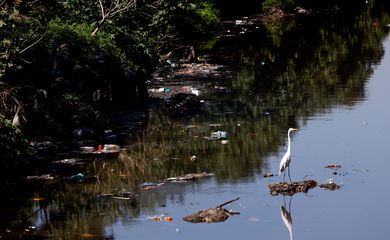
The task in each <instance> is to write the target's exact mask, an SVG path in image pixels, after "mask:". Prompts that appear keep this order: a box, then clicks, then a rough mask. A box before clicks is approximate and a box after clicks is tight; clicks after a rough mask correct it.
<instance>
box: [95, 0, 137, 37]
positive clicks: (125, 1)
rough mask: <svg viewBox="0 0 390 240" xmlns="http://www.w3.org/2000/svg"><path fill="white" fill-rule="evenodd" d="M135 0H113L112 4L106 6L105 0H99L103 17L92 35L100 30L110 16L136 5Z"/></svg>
mask: <svg viewBox="0 0 390 240" xmlns="http://www.w3.org/2000/svg"><path fill="white" fill-rule="evenodd" d="M135 2H136V0H112V1H111V4H110V6H109V7H105V6H104V4H103V0H99V7H100V11H101V14H102V18H101V20H100V22H99V23H98V26H97V27H96V28H95V30H94V31H93V32H92V34H91V35H92V36H95V34H96V33H97V32H98V31H99V30H100V28H101V27H102V25H103V24H104V22H105V21H106V20H107V19H108V18H110V17H112V16H114V15H116V14H118V13H121V12H123V11H126V10H127V9H128V8H129V7H132V6H135Z"/></svg>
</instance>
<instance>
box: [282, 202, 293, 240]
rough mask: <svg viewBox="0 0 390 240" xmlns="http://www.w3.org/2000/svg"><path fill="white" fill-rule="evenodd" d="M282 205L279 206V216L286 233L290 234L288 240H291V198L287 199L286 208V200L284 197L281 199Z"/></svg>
mask: <svg viewBox="0 0 390 240" xmlns="http://www.w3.org/2000/svg"><path fill="white" fill-rule="evenodd" d="M283 198H284V199H283V202H284V203H283V204H281V205H280V216H281V217H282V220H283V222H284V225H286V227H287V229H288V232H289V234H290V240H292V239H293V237H292V234H293V233H292V230H293V226H292V218H291V201H292V196H290V197H289V199H290V200H289V203H288V208H287V206H286V198H285V196H284V197H283Z"/></svg>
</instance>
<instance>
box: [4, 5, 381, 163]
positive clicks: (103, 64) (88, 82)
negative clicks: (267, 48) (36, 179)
mask: <svg viewBox="0 0 390 240" xmlns="http://www.w3.org/2000/svg"><path fill="white" fill-rule="evenodd" d="M0 4H1V6H0V7H1V10H0V36H1V38H0V126H1V128H2V130H1V135H0V142H1V143H3V144H2V146H1V151H0V159H1V161H7V162H9V161H10V160H11V159H17V158H20V157H21V156H23V153H22V152H25V150H23V149H26V148H24V147H23V146H25V144H22V143H24V141H22V140H21V139H22V137H21V136H22V132H23V133H24V134H25V136H26V135H27V136H34V137H40V138H42V137H47V136H48V135H50V136H54V137H56V138H67V137H69V134H71V132H72V131H73V130H74V129H76V128H78V127H95V126H97V125H99V124H101V120H102V116H103V115H104V113H105V112H106V111H107V110H108V109H110V110H111V109H116V108H117V107H118V108H119V107H126V106H120V105H121V103H123V102H135V104H140V103H142V102H143V101H144V99H145V98H144V97H145V96H144V95H142V94H140V93H139V91H138V92H137V93H135V92H123V89H132V88H138V89H139V88H140V84H142V83H139V82H140V81H141V82H142V81H143V80H145V76H147V75H148V74H150V73H151V72H153V71H154V69H155V66H156V65H157V64H158V60H159V56H160V55H162V54H166V53H167V52H169V51H170V48H172V47H173V45H174V44H175V43H177V42H179V41H180V42H186V41H188V40H192V39H196V38H201V37H205V36H209V35H210V33H211V32H217V31H218V29H219V26H220V24H221V21H222V20H223V19H228V18H233V17H236V16H240V15H246V14H255V13H260V12H261V11H268V10H269V9H271V8H275V7H277V8H281V9H284V10H285V11H294V9H295V7H297V6H300V7H303V8H306V9H310V10H313V12H317V11H320V10H327V11H339V12H342V11H346V12H352V13H353V12H360V11H363V10H364V9H367V7H371V6H372V5H373V4H374V1H373V0H369V1H365V0H364V1H363V0H359V1H356V0H355V1H353V0H348V1H345V0H328V1H310V0H265V1H255V0H244V1H241V2H240V4H239V5H237V3H236V2H234V1H230V2H226V1H223V0H192V1H185V0H176V1H175V0H164V1H163V0H148V1H141V0H129V1H125V0H114V1H108V0H98V1H95V0H86V1H80V0H69V1H45V0H38V1H23V0H15V1H7V0H5V1H2V2H1V3H0ZM273 30H275V29H272V28H270V32H271V31H273ZM278 35H279V34H277V33H275V34H274V35H273V36H278ZM102 69H105V70H102ZM123 95H130V97H131V99H130V100H132V101H124V100H129V99H124V98H123V97H122V96H123ZM133 100H135V101H133ZM113 106H114V108H113ZM2 164H3V163H2Z"/></svg>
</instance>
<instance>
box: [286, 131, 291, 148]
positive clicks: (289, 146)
mask: <svg viewBox="0 0 390 240" xmlns="http://www.w3.org/2000/svg"><path fill="white" fill-rule="evenodd" d="M287 136H288V145H287V152H291V150H290V149H291V138H290V132H288V134H287Z"/></svg>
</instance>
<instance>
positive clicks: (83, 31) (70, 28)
mask: <svg viewBox="0 0 390 240" xmlns="http://www.w3.org/2000/svg"><path fill="white" fill-rule="evenodd" d="M48 25H49V31H48V36H49V39H50V40H51V41H52V42H57V43H60V44H61V43H68V44H71V45H72V46H73V47H75V48H76V49H77V52H78V53H79V54H78V55H79V56H76V58H77V57H79V58H80V59H86V60H88V59H92V58H93V57H94V56H96V55H97V54H99V53H108V54H110V55H113V56H115V57H117V58H118V59H120V61H121V62H122V64H123V65H130V66H131V65H132V62H131V60H130V59H128V58H127V57H126V55H125V53H124V52H123V51H122V50H121V48H120V47H119V46H118V45H117V44H116V42H115V35H114V34H111V33H107V32H105V31H100V32H99V34H97V35H95V36H91V33H92V31H93V30H94V28H95V27H94V26H93V25H91V24H88V23H78V22H70V21H63V20H61V19H54V20H51V21H50V22H49V24H48ZM76 60H77V59H76Z"/></svg>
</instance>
